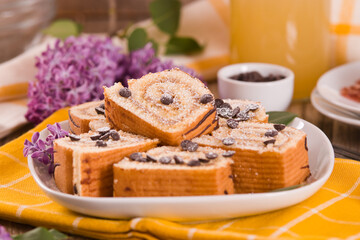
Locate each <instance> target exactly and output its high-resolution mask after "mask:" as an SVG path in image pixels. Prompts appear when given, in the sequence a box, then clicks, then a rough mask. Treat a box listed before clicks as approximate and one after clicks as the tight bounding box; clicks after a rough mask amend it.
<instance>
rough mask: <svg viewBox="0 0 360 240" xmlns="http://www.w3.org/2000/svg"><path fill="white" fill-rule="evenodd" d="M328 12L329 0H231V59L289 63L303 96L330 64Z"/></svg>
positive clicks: (296, 95)
mask: <svg viewBox="0 0 360 240" xmlns="http://www.w3.org/2000/svg"><path fill="white" fill-rule="evenodd" d="M329 14H330V1H329V0H231V44H230V45H231V61H232V63H236V62H266V63H274V64H279V65H283V66H285V67H288V68H290V69H292V70H293V71H294V73H295V89H294V98H296V99H299V98H308V97H309V96H310V93H311V90H312V89H313V88H314V87H315V85H316V81H317V80H318V78H319V77H320V75H321V74H323V73H324V72H325V71H326V70H328V69H329V67H330V32H329Z"/></svg>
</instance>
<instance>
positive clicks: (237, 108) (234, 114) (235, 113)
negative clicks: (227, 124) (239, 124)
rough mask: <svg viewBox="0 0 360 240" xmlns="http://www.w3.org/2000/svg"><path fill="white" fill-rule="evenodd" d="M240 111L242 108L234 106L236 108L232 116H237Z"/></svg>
mask: <svg viewBox="0 0 360 240" xmlns="http://www.w3.org/2000/svg"><path fill="white" fill-rule="evenodd" d="M239 112H240V108H239V107H236V108H234V110H233V113H232V116H231V117H233V118H234V117H236V115H237V114H238V113H239Z"/></svg>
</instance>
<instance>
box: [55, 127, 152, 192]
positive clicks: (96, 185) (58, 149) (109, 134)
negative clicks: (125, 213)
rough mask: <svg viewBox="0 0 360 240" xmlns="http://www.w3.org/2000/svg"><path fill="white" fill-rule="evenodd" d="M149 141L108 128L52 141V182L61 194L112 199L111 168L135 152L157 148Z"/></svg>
mask: <svg viewBox="0 0 360 240" xmlns="http://www.w3.org/2000/svg"><path fill="white" fill-rule="evenodd" d="M158 142H159V141H158V140H157V139H149V138H146V137H143V136H138V135H134V134H131V133H127V132H123V131H121V130H120V131H116V130H113V129H110V128H108V127H103V128H98V129H97V132H89V133H84V134H80V135H73V134H70V135H69V136H68V137H65V138H61V139H56V140H55V141H54V151H55V153H54V164H55V166H56V168H55V172H54V178H55V183H56V185H57V187H58V188H59V190H60V191H62V192H65V193H70V194H73V193H74V194H77V195H79V196H91V197H109V196H112V192H113V189H112V182H113V175H112V173H113V171H112V165H113V164H114V163H116V162H118V161H119V160H121V159H123V158H124V157H125V156H129V155H130V154H132V153H134V152H139V151H146V150H148V149H151V148H154V147H156V145H157V144H158Z"/></svg>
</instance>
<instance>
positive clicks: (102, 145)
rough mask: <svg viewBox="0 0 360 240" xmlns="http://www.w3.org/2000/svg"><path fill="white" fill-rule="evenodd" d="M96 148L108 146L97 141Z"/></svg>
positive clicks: (101, 141)
mask: <svg viewBox="0 0 360 240" xmlns="http://www.w3.org/2000/svg"><path fill="white" fill-rule="evenodd" d="M95 146H96V147H106V146H107V144H106V142H104V141H103V140H97V141H96V144H95Z"/></svg>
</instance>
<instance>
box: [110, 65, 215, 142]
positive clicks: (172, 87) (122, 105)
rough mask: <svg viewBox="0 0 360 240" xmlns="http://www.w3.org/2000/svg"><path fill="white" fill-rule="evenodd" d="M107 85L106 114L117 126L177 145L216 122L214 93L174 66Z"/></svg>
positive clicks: (213, 126)
mask: <svg viewBox="0 0 360 240" xmlns="http://www.w3.org/2000/svg"><path fill="white" fill-rule="evenodd" d="M128 84H129V86H128V88H126V87H123V86H122V85H121V84H120V83H116V84H115V85H114V86H112V87H109V88H105V89H104V96H105V115H106V118H107V120H108V122H109V123H110V124H111V125H112V126H113V127H115V128H116V129H121V130H124V131H130V132H132V133H136V134H141V135H144V136H147V137H156V138H158V139H159V140H160V141H161V143H163V144H164V145H178V144H180V142H181V141H182V140H184V139H191V138H193V137H196V136H200V135H202V134H207V133H209V132H211V131H212V130H213V129H214V128H215V126H216V125H217V121H216V120H215V115H216V109H215V107H214V97H213V95H212V94H211V92H210V90H209V89H208V88H207V87H206V86H205V85H204V84H203V83H202V82H201V81H200V80H199V79H196V78H194V77H192V76H190V75H188V74H187V73H185V72H183V71H181V70H179V69H172V70H166V71H163V72H157V73H149V74H147V75H145V76H143V77H141V78H140V79H132V80H129V81H128Z"/></svg>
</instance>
